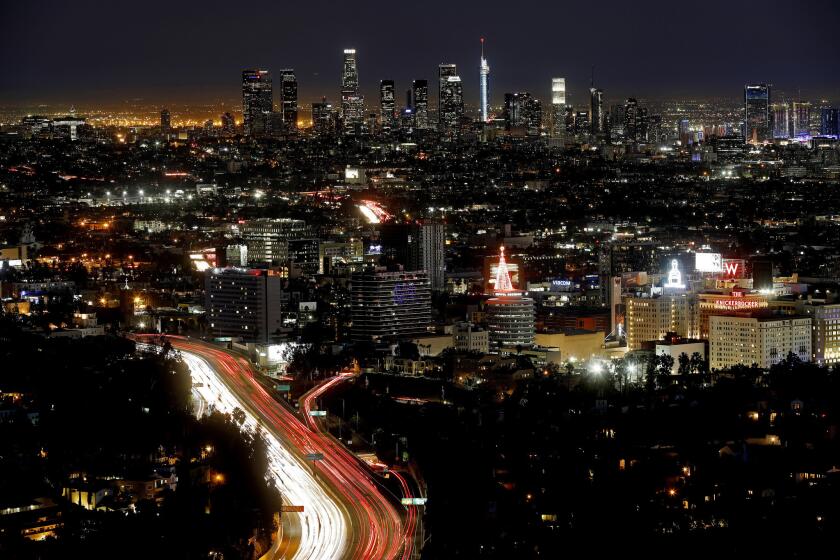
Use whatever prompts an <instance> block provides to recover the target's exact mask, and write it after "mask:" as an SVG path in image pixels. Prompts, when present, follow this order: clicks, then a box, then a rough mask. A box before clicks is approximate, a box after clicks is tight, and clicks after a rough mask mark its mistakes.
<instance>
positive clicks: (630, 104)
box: [624, 97, 639, 142]
mask: <svg viewBox="0 0 840 560" xmlns="http://www.w3.org/2000/svg"><path fill="white" fill-rule="evenodd" d="M638 126H639V103H638V102H637V101H636V100H635V99H634V98H632V97H630V98H628V99H627V101H625V102H624V138H625V139H626V140H627V141H629V142H635V141H636V139H637V137H638Z"/></svg>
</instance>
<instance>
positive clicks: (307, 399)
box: [299, 372, 418, 560]
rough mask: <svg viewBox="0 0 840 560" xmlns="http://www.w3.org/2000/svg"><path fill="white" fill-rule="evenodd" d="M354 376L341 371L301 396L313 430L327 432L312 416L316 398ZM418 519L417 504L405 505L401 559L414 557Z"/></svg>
mask: <svg viewBox="0 0 840 560" xmlns="http://www.w3.org/2000/svg"><path fill="white" fill-rule="evenodd" d="M353 377H355V375H354V374H353V373H352V372H341V373H339V374H338V375H336V376H334V377H330V378H329V379H326V380H325V381H322V382H321V383H319V384H318V385H316V386H315V387H313V388H312V389H310V390H309V391H308V392H307V393H305V394H304V395H302V396H301V397H300V400H299V403H300V410H301V414H303V418H304V420H305V421H306V423H307V424H309V428H310V429H311V430H312V431H313V432H322V433H326V432H323V430H321V426H320V424H319V423H318V421H317V418H316V417H314V416H312V414H311V412H312V410H315V409H314V408H313V405H314V404H315V402H316V400H317V399H319V398H321V397H322V396H323V395H324V394H325V393H326V392H327V391H329V390H330V389H332V388H334V387H335V386H337V385H339V384H340V383H342V382H344V381H346V380H348V379H352V378H353ZM342 449H343V448H342ZM344 451H345V452H346V453H348V454H349V452H347V451H346V450H344ZM354 458H355V457H354ZM389 472H390V473H391V474H392V475H393V476H394V478H395V479H396V480H397V482H399V484H400V489H401V491H402V495H403V497H404V498H413V497H414V495H413V493H412V491H411V487H410V486H409V484H408V482H407V481H406V479H405V477H404V476H403V475H401V474H400V473H399V472H397V471H395V470H393V469H391V470H389ZM417 519H418V515H417V506H415V505H407V506H405V519H404V524H403V531H404V533H403V542H404V543H405V545H404V546H403V549H402V553H401V554H400V558H401V560H409V559H410V558H412V552H413V550H414V538H415V533H416V530H417Z"/></svg>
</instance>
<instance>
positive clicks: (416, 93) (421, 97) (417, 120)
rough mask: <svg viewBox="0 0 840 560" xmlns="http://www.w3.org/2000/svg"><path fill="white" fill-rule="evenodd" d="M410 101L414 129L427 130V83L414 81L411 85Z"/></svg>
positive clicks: (425, 81)
mask: <svg viewBox="0 0 840 560" xmlns="http://www.w3.org/2000/svg"><path fill="white" fill-rule="evenodd" d="M411 100H412V109H413V111H414V128H418V129H420V130H425V129H427V128H429V82H428V81H427V80H414V81H413V82H412V83H411Z"/></svg>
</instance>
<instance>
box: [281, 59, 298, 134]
mask: <svg viewBox="0 0 840 560" xmlns="http://www.w3.org/2000/svg"><path fill="white" fill-rule="evenodd" d="M280 110H281V111H282V114H283V126H284V127H285V128H286V130H295V129H296V128H297V120H298V82H297V77H296V76H295V71H294V70H292V69H291V68H286V69H284V70H280Z"/></svg>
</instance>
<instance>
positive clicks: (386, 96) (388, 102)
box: [379, 80, 397, 132]
mask: <svg viewBox="0 0 840 560" xmlns="http://www.w3.org/2000/svg"><path fill="white" fill-rule="evenodd" d="M379 120H380V124H381V126H382V130H383V131H384V132H387V131H391V130H394V129H395V128H396V126H397V113H396V105H395V103H394V80H382V81H381V82H379Z"/></svg>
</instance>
